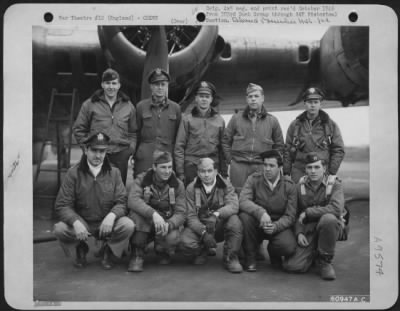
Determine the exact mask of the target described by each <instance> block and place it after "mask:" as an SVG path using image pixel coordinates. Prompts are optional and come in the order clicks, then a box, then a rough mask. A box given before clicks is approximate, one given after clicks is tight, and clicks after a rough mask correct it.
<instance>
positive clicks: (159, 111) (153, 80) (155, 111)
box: [134, 68, 181, 177]
mask: <svg viewBox="0 0 400 311" xmlns="http://www.w3.org/2000/svg"><path fill="white" fill-rule="evenodd" d="M169 81H170V76H169V74H168V73H167V72H166V71H165V70H163V69H161V68H156V69H154V70H152V71H151V72H150V74H149V76H148V82H149V84H150V89H151V97H150V98H146V99H144V100H141V101H140V102H139V103H138V105H137V125H138V147H137V150H136V156H135V170H134V177H136V176H137V175H138V174H140V173H142V172H145V171H147V170H148V169H149V168H151V167H152V164H153V163H152V158H151V155H152V154H153V152H154V150H162V151H168V152H170V153H171V154H173V152H174V146H175V139H176V133H177V132H178V128H179V123H180V121H181V108H180V106H179V105H178V104H177V103H176V102H174V101H172V100H170V99H168V83H169Z"/></svg>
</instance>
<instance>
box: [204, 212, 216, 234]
mask: <svg viewBox="0 0 400 311" xmlns="http://www.w3.org/2000/svg"><path fill="white" fill-rule="evenodd" d="M217 222H218V218H217V216H215V215H214V214H212V215H211V216H209V217H208V218H207V221H206V223H205V225H206V231H207V233H210V234H214V232H215V227H216V225H217Z"/></svg>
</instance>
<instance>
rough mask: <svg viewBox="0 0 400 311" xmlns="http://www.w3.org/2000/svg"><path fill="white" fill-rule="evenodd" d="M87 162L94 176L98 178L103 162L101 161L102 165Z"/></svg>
mask: <svg viewBox="0 0 400 311" xmlns="http://www.w3.org/2000/svg"><path fill="white" fill-rule="evenodd" d="M87 164H88V166H89V170H90V172H91V173H92V174H93V176H94V177H95V178H96V177H97V175H99V173H100V171H101V168H102V166H103V163H101V164H100V165H97V166H93V165H92V164H90V163H89V161H87Z"/></svg>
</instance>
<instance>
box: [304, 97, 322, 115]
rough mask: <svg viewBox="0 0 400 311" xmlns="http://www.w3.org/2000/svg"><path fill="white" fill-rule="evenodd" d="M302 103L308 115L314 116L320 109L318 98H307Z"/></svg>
mask: <svg viewBox="0 0 400 311" xmlns="http://www.w3.org/2000/svg"><path fill="white" fill-rule="evenodd" d="M304 104H305V105H306V111H307V113H308V114H309V115H312V116H315V115H317V114H318V113H319V111H320V109H321V100H320V99H311V98H310V99H307V100H306V101H305V102H304Z"/></svg>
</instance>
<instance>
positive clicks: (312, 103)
mask: <svg viewBox="0 0 400 311" xmlns="http://www.w3.org/2000/svg"><path fill="white" fill-rule="evenodd" d="M323 99H324V94H323V92H322V91H321V90H320V89H319V88H316V87H311V88H308V89H307V90H306V91H305V92H304V94H303V100H304V105H305V108H306V110H305V111H304V112H303V113H302V114H300V115H299V116H298V117H297V118H296V119H295V120H294V121H292V123H291V124H290V125H289V128H288V130H287V133H286V144H285V153H284V164H283V173H284V174H285V175H290V176H291V178H292V179H293V181H294V182H295V183H297V182H298V181H299V178H300V177H301V176H303V175H304V168H305V155H306V154H307V153H309V152H316V153H317V154H318V156H319V157H321V159H323V160H324V161H325V162H326V164H327V170H328V173H329V174H332V175H336V174H337V172H338V170H339V167H340V164H341V163H342V160H343V157H344V153H345V152H344V143H343V139H342V135H341V133H340V129H339V127H338V125H337V124H336V123H335V122H334V121H333V120H332V119H331V118H330V117H329V115H328V114H327V113H326V112H325V111H323V110H321V102H322V100H323Z"/></svg>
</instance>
